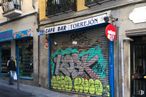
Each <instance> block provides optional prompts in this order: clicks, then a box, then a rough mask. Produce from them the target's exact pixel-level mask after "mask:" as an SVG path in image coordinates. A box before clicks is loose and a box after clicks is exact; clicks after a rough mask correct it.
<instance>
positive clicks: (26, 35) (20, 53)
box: [14, 29, 33, 79]
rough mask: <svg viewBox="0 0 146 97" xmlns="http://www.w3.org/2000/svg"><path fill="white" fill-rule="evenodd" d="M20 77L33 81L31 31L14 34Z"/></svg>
mask: <svg viewBox="0 0 146 97" xmlns="http://www.w3.org/2000/svg"><path fill="white" fill-rule="evenodd" d="M14 39H15V42H16V59H17V64H18V67H19V68H18V71H19V72H18V73H19V77H20V78H22V79H33V75H32V74H33V38H32V33H31V30H30V29H28V30H22V31H18V32H15V33H14Z"/></svg>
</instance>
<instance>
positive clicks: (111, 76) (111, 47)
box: [109, 41, 114, 97]
mask: <svg viewBox="0 0 146 97" xmlns="http://www.w3.org/2000/svg"><path fill="white" fill-rule="evenodd" d="M109 82H110V97H114V41H109Z"/></svg>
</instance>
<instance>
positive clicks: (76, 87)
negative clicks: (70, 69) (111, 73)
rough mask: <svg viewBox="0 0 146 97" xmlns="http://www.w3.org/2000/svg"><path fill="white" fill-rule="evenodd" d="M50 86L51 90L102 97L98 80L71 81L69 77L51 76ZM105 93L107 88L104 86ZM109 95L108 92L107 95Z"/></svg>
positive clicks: (82, 79) (101, 87)
mask: <svg viewBox="0 0 146 97" xmlns="http://www.w3.org/2000/svg"><path fill="white" fill-rule="evenodd" d="M51 86H52V88H53V89H57V90H60V91H75V92H80V93H86V94H92V95H93V94H95V95H100V96H102V94H103V85H102V83H101V81H100V80H97V79H96V80H93V79H89V80H88V79H84V78H79V77H77V78H75V79H71V78H70V77H69V76H65V77H64V76H53V77H52V79H51ZM106 91H109V87H108V86H106ZM107 95H109V92H108V93H107Z"/></svg>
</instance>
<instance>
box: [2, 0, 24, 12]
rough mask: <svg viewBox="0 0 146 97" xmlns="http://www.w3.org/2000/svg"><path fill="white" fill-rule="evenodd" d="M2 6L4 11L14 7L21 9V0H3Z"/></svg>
mask: <svg viewBox="0 0 146 97" xmlns="http://www.w3.org/2000/svg"><path fill="white" fill-rule="evenodd" d="M2 8H3V11H4V13H5V12H8V11H11V10H14V9H18V10H21V0H2Z"/></svg>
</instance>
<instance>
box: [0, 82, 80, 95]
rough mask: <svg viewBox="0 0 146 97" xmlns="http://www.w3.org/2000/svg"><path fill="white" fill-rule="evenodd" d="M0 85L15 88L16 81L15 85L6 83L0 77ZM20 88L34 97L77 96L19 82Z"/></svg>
mask: <svg viewBox="0 0 146 97" xmlns="http://www.w3.org/2000/svg"><path fill="white" fill-rule="evenodd" d="M0 85H2V86H5V87H10V88H13V89H17V84H16V83H15V85H8V82H7V81H5V80H1V79H0ZM20 90H21V91H24V92H28V93H31V94H32V95H34V96H35V97H77V95H74V94H63V93H59V92H54V91H50V90H48V89H44V88H41V87H36V86H30V85H24V84H20Z"/></svg>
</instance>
